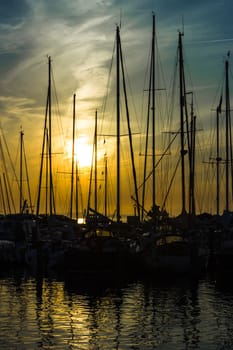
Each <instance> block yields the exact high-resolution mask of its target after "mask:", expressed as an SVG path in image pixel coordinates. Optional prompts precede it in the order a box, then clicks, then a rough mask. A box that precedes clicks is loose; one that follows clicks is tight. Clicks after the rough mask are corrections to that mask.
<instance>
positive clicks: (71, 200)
mask: <svg viewBox="0 0 233 350" xmlns="http://www.w3.org/2000/svg"><path fill="white" fill-rule="evenodd" d="M75 102H76V95H75V94H74V95H73V137H72V168H71V189H70V218H71V219H72V214H73V189H74V146H75Z"/></svg>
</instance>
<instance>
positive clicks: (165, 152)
mask: <svg viewBox="0 0 233 350" xmlns="http://www.w3.org/2000/svg"><path fill="white" fill-rule="evenodd" d="M177 135H179V131H178V132H177V133H176V134H175V136H174V137H173V139H172V140H171V142H170V143H169V144H168V146H167V148H166V149H165V151H164V152H163V154H162V155H161V157H160V158H159V160H158V161H157V163H156V164H155V167H154V169H156V168H157V166H158V165H159V164H160V162H161V161H162V159H163V157H164V156H165V155H166V154H167V151H168V150H169V148H170V147H171V145H172V143H173V142H174V141H175V139H176V137H177ZM154 169H152V170H151V171H150V173H149V174H148V175H147V177H146V178H145V180H144V181H143V183H142V184H141V185H140V186H139V187H138V189H137V190H140V188H141V187H142V186H143V185H144V183H145V182H146V181H147V180H148V179H149V178H150V176H151V175H152V174H153V171H154Z"/></svg>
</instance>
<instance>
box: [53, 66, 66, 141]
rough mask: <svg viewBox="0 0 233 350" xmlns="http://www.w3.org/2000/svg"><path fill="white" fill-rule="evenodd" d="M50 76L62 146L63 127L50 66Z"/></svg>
mask: <svg viewBox="0 0 233 350" xmlns="http://www.w3.org/2000/svg"><path fill="white" fill-rule="evenodd" d="M51 76H52V84H53V93H54V97H55V102H56V104H55V107H56V113H57V116H58V118H57V119H58V127H59V130H60V133H61V136H62V138H63V143H64V144H63V146H64V145H65V133H64V130H63V125H62V117H61V112H60V106H59V101H58V94H57V89H56V84H55V78H54V74H53V68H52V65H51Z"/></svg>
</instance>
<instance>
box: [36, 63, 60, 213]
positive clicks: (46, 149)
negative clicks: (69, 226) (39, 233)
mask: <svg viewBox="0 0 233 350" xmlns="http://www.w3.org/2000/svg"><path fill="white" fill-rule="evenodd" d="M51 74H52V73H51V57H50V56H49V57H48V92H47V100H46V111H45V123H44V135H43V142H42V152H41V165H40V175H39V185H38V196H37V206H36V214H37V215H39V211H40V199H41V185H42V174H43V163H44V156H45V153H46V199H45V208H46V210H45V214H46V215H47V214H48V209H47V205H48V201H49V214H50V215H52V214H56V210H55V200H54V191H53V176H52V120H51V119H52V110H51V104H52V93H51Z"/></svg>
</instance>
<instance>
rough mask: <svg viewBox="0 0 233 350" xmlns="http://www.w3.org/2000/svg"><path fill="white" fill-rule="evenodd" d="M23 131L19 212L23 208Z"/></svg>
mask: <svg viewBox="0 0 233 350" xmlns="http://www.w3.org/2000/svg"><path fill="white" fill-rule="evenodd" d="M23 135H24V134H23V131H22V130H21V131H20V165H19V168H20V170H19V212H20V213H22V208H23Z"/></svg>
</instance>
